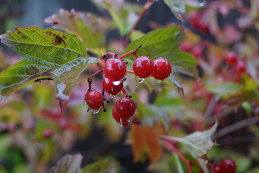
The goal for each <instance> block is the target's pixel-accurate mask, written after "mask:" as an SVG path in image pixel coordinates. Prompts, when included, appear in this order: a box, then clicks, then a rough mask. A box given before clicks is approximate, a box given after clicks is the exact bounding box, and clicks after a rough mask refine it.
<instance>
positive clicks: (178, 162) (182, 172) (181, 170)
mask: <svg viewBox="0 0 259 173" xmlns="http://www.w3.org/2000/svg"><path fill="white" fill-rule="evenodd" d="M174 158H175V162H176V165H177V170H178V173H184V171H183V166H182V164H181V162H180V159H179V157H178V156H177V154H175V153H174Z"/></svg>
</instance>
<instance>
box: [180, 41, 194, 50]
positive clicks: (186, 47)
mask: <svg viewBox="0 0 259 173" xmlns="http://www.w3.org/2000/svg"><path fill="white" fill-rule="evenodd" d="M179 49H180V50H181V51H184V52H190V51H191V50H192V44H191V43H190V42H187V41H185V42H183V43H182V44H181V45H180V46H179Z"/></svg>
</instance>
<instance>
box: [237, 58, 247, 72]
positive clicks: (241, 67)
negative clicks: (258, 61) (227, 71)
mask: <svg viewBox="0 0 259 173" xmlns="http://www.w3.org/2000/svg"><path fill="white" fill-rule="evenodd" d="M235 71H236V72H239V73H246V65H245V63H244V61H241V60H240V61H238V62H237V65H236V67H235Z"/></svg>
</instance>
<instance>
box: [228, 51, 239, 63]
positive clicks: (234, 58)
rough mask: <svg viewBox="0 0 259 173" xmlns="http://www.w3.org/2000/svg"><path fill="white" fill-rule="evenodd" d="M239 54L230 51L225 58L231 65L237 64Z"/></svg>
mask: <svg viewBox="0 0 259 173" xmlns="http://www.w3.org/2000/svg"><path fill="white" fill-rule="evenodd" d="M237 59H238V57H237V54H236V53H235V52H228V53H227V54H226V56H225V60H226V62H227V63H228V64H229V65H233V66H234V65H236V64H237Z"/></svg>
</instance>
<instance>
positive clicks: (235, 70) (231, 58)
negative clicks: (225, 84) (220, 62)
mask: <svg viewBox="0 0 259 173" xmlns="http://www.w3.org/2000/svg"><path fill="white" fill-rule="evenodd" d="M224 60H225V61H226V63H227V65H228V67H229V69H228V73H227V76H226V77H227V78H233V79H234V80H235V81H236V82H240V80H241V78H240V77H241V75H242V74H246V64H245V62H244V61H243V60H240V59H239V58H238V55H237V54H236V53H235V52H232V51H230V52H227V53H226V54H225V56H224Z"/></svg>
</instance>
